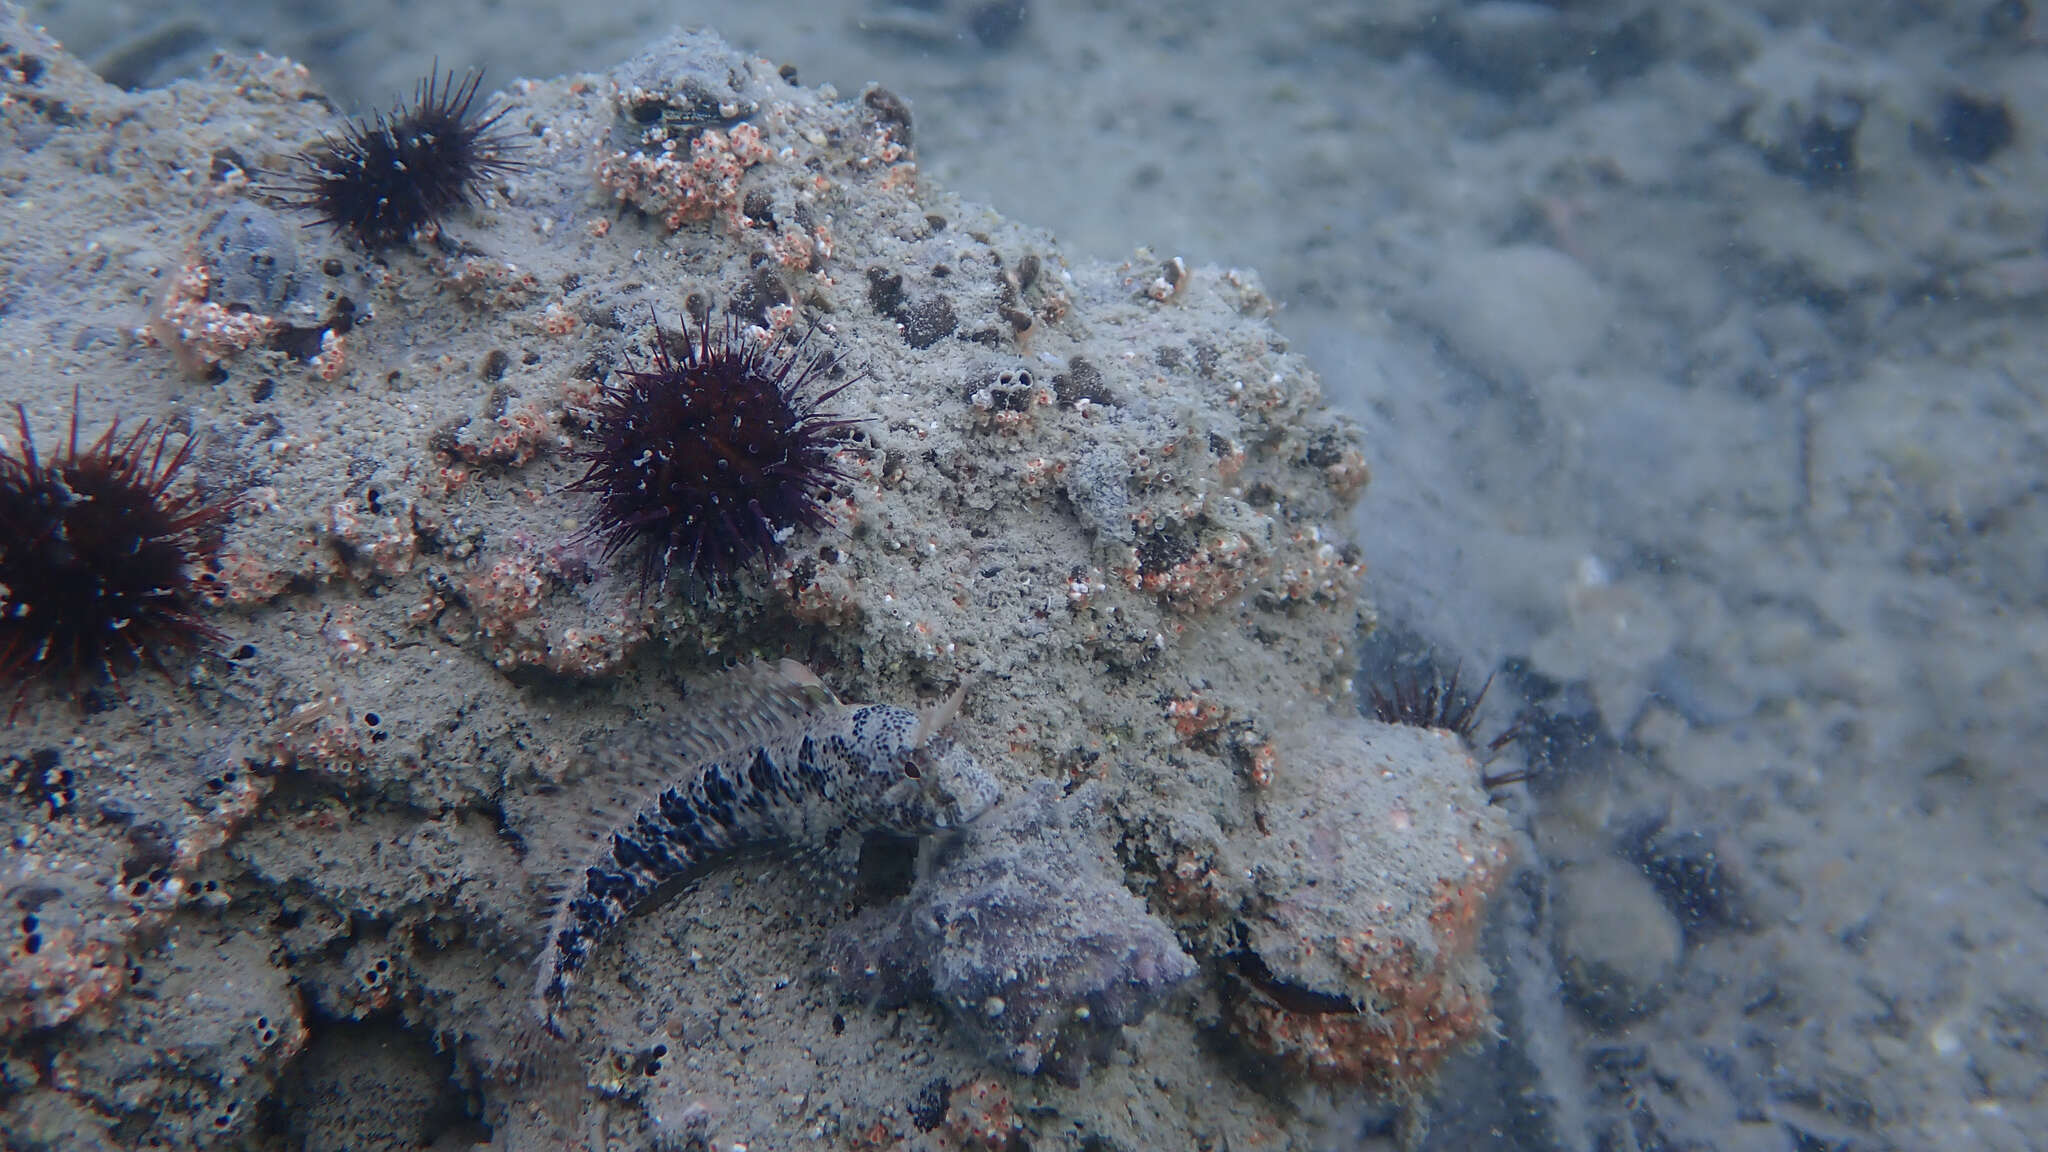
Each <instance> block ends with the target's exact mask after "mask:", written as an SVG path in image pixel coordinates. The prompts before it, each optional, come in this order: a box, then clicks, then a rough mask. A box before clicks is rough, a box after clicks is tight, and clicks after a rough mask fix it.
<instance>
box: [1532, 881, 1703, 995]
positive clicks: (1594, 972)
mask: <svg viewBox="0 0 2048 1152" xmlns="http://www.w3.org/2000/svg"><path fill="white" fill-rule="evenodd" d="M1553 893H1554V898H1555V905H1554V906H1555V908H1556V914H1557V936H1556V939H1555V941H1554V944H1553V947H1554V948H1555V949H1556V952H1557V966H1558V970H1559V971H1560V972H1562V973H1563V975H1564V982H1565V991H1566V992H1567V993H1568V994H1569V995H1570V997H1571V999H1572V1002H1573V1003H1574V1004H1575V1005H1577V1007H1578V1008H1579V1009H1580V1010H1581V1011H1582V1012H1584V1013H1585V1014H1586V1016H1587V1018H1588V1019H1589V1020H1590V1021H1591V1022H1592V1023H1593V1024H1594V1025H1596V1026H1598V1027H1601V1028H1615V1027H1619V1026H1621V1025H1623V1024H1626V1023H1627V1022H1628V1021H1630V1020H1633V1019H1635V1018H1637V1017H1640V1016H1645V1015H1648V1014H1649V1013H1651V1012H1654V1011H1656V1010H1657V1009H1658V1008H1660V1007H1662V1006H1663V1004H1664V1001H1665V998H1666V997H1668V996H1669V995H1670V992H1671V988H1672V985H1673V983H1674V982H1675V980H1676V978H1677V976H1678V961H1679V957H1680V955H1681V954H1682V953H1683V951H1684V948H1685V938H1684V933H1683V932H1681V931H1680V929H1679V926H1678V920H1677V919H1676V918H1675V917H1674V916H1672V914H1671V911H1670V909H1668V908H1666V907H1665V905H1664V901H1663V900H1662V899H1660V898H1659V897H1658V895H1657V890H1656V888H1655V887H1653V886H1652V885H1651V884H1650V881H1649V878H1648V877H1646V876H1644V875H1643V873H1642V872H1641V870H1640V869H1637V868H1634V867H1631V866H1630V865H1628V864H1625V863H1623V862H1621V861H1619V860H1615V859H1611V858H1607V857H1602V858H1598V859H1593V860H1585V861H1580V862H1578V863H1576V864H1573V865H1571V866H1569V867H1567V868H1565V869H1564V870H1562V871H1561V872H1559V873H1558V875H1557V878H1556V883H1555V887H1554V889H1553Z"/></svg>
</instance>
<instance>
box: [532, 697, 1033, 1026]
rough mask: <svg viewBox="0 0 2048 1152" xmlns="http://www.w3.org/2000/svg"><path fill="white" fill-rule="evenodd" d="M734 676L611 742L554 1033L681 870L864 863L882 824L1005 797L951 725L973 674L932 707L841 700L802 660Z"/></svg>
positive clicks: (557, 934)
mask: <svg viewBox="0 0 2048 1152" xmlns="http://www.w3.org/2000/svg"><path fill="white" fill-rule="evenodd" d="M725 688H726V691H724V693H723V698H722V700H720V701H718V702H714V703H711V704H705V705H702V706H697V707H694V709H693V714H692V716H691V719H690V720H688V721H687V722H685V723H682V724H677V725H671V726H669V727H666V728H657V729H655V730H654V731H653V732H652V733H650V734H647V735H643V736H641V737H638V738H635V739H632V740H627V741H622V742H621V745H620V746H619V747H617V748H615V749H612V750H610V751H608V752H607V754H606V755H605V764H604V767H603V769H602V775H603V776H604V777H605V783H606V784H608V785H612V787H610V788H607V789H605V791H607V792H608V793H609V795H607V796H603V797H599V798H597V802H595V803H592V804H590V805H588V806H587V809H586V811H585V813H584V816H585V820H586V826H588V827H591V829H592V832H593V835H592V836H591V837H590V840H591V841H594V843H590V842H588V841H587V842H586V844H585V847H584V848H583V850H582V852H581V853H580V854H579V855H577V856H572V857H571V858H570V859H569V860H568V861H567V863H568V864H569V868H568V870H567V874H566V876H565V877H564V879H563V882H562V884H561V894H560V896H559V898H558V899H557V902H556V905H555V910H554V915H553V918H552V920H551V921H550V922H549V925H548V933H547V937H546V942H545V943H544V944H543V946H542V948H541V955H540V962H539V971H538V972H537V974H536V975H535V978H534V987H533V1004H534V1012H535V1015H536V1016H537V1017H538V1023H539V1024H540V1025H541V1026H542V1027H544V1028H545V1029H546V1030H547V1031H548V1032H549V1033H551V1034H553V1035H556V1036H560V1035H561V1029H560V1026H559V1022H558V1016H559V1013H560V1012H561V1009H562V1006H563V1004H564V1003H565V1001H566V1000H567V998H568V994H569V990H570V987H571V986H572V984H573V983H574V981H575V977H576V974H577V972H578V971H580V970H581V969H582V968H583V966H584V964H585V963H586V962H588V960H589V959H590V954H591V950H592V949H593V948H595V947H596V946H597V945H598V943H599V942H600V941H602V940H603V939H604V938H605V936H606V935H607V934H608V933H609V932H610V930H611V929H612V928H613V927H614V926H616V925H617V924H618V923H619V922H620V921H622V920H624V919H625V918H626V917H627V916H629V915H631V914H632V913H633V912H634V911H635V910H636V909H638V908H639V907H641V906H642V905H644V904H645V903H647V901H648V900H649V899H650V898H651V897H652V896H653V895H654V894H655V892H656V891H657V890H658V889H660V888H662V887H663V886H664V885H665V884H667V883H668V882H669V881H672V880H675V879H678V878H680V877H683V876H686V875H688V874H690V873H693V872H696V871H698V870H699V869H701V868H703V867H704V866H706V865H708V864H710V863H713V862H715V861H716V860H718V859H720V858H721V857H724V856H728V855H730V854H732V853H734V852H737V851H740V850H742V849H747V848H751V847H755V846H760V845H775V846H777V847H781V848H787V849H790V850H793V851H796V852H799V853H803V854H805V855H808V856H810V857H812V858H813V859H815V860H822V861H823V862H825V863H827V864H828V866H836V867H837V868H838V869H839V870H841V871H842V872H850V871H851V869H852V868H853V866H854V865H855V864H857V862H858V859H859V854H860V847H861V841H862V838H863V836H864V835H866V834H867V833H871V832H890V833H896V834H899V835H905V836H921V835H924V834H927V833H931V832H939V831H944V830H947V829H957V828H959V827H961V826H963V825H965V824H967V823H968V822H970V821H972V820H974V819H975V818H976V817H978V816H980V815H981V814H982V813H983V812H985V811H987V810H988V808H989V807H990V806H991V805H993V804H994V803H995V801H996V798H997V795H998V787H997V784H996V782H995V780H994V778H993V777H991V776H990V775H989V774H988V772H987V771H985V770H984V769H983V768H982V767H981V765H980V764H979V763H977V762H976V761H975V759H974V757H973V756H972V755H970V754H969V753H968V752H967V751H966V750H964V749H962V748H960V747H958V746H957V745H955V744H954V743H953V742H952V741H951V740H949V739H947V738H946V737H945V736H944V735H942V734H941V732H942V729H944V728H945V726H946V724H947V723H948V722H950V721H951V720H952V718H953V717H954V715H955V714H957V712H958V711H959V707H960V700H961V697H962V695H963V694H964V692H965V689H966V686H965V685H964V684H963V685H962V686H961V689H960V691H957V692H955V693H954V694H953V696H952V697H951V698H949V699H948V700H946V701H945V702H943V703H941V704H939V705H938V706H936V707H934V708H932V709H929V710H927V711H925V712H922V713H920V712H912V711H909V710H907V709H903V708H895V707H891V706H889V705H885V704H845V703H842V702H841V701H840V700H839V699H838V698H837V697H836V696H834V695H832V693H831V691H830V690H829V689H827V688H826V687H825V685H824V684H823V683H822V682H821V681H820V680H819V679H818V677H817V676H816V675H814V674H813V673H812V672H811V671H810V669H808V668H805V667H804V666H803V665H801V664H797V663H795V662H794V661H783V662H782V663H780V664H778V665H756V666H752V667H750V668H747V669H742V670H740V671H739V672H735V673H732V674H730V679H729V683H728V684H727V685H726V686H725ZM714 695H717V694H716V693H714ZM588 789H590V784H589V783H587V782H586V783H584V784H582V785H579V792H580V791H583V790H588Z"/></svg>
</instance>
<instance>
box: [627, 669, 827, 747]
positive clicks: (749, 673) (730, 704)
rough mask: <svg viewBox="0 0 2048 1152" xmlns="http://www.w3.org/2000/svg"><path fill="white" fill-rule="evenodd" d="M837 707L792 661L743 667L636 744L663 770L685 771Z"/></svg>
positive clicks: (695, 697) (810, 675) (812, 675)
mask: <svg viewBox="0 0 2048 1152" xmlns="http://www.w3.org/2000/svg"><path fill="white" fill-rule="evenodd" d="M838 703H839V698H838V697H837V696H834V695H833V694H832V690H831V689H830V688H827V687H825V682H824V681H822V680H820V679H818V676H817V674H816V673H815V672H812V671H811V670H810V669H809V668H806V667H804V666H803V665H802V664H799V663H797V662H796V661H794V660H781V661H777V662H776V663H773V664H767V663H761V664H746V665H742V666H740V667H738V668H735V669H733V670H732V671H730V672H727V673H725V674H724V675H723V676H721V677H718V678H717V679H716V680H714V681H712V682H709V683H707V684H706V686H705V687H704V689H703V690H702V691H700V692H698V693H696V694H694V695H693V696H692V697H691V698H690V699H688V700H686V701H684V703H683V715H682V717H681V718H680V719H678V720H674V721H671V722H669V723H667V724H656V725H650V726H649V727H648V729H647V730H646V733H645V735H644V736H643V737H641V739H640V741H639V742H641V743H645V744H647V745H648V746H649V751H651V752H652V753H653V756H654V758H655V759H656V760H658V761H659V762H660V763H662V764H664V765H672V766H682V767H691V766H694V765H697V764H702V763H704V762H705V761H707V760H716V759H720V758H722V757H725V756H729V755H731V754H732V753H734V752H736V751H742V750H745V749H750V748H756V747H759V746H760V745H762V744H766V743H768V742H770V741H772V740H774V739H776V738H777V737H779V736H781V735H783V734H784V733H786V732H788V731H789V730H790V729H791V728H792V727H795V726H796V725H799V724H803V723H805V722H807V721H808V720H810V719H811V717H813V716H815V715H817V714H818V713H819V712H821V711H823V710H825V709H827V708H831V707H835V706H837V705H838Z"/></svg>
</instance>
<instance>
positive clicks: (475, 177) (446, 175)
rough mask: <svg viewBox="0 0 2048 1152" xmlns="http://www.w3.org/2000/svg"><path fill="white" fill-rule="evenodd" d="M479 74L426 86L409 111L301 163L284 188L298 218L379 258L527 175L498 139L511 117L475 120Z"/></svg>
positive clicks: (381, 119)
mask: <svg viewBox="0 0 2048 1152" xmlns="http://www.w3.org/2000/svg"><path fill="white" fill-rule="evenodd" d="M482 81H483V74H482V73H481V72H472V73H470V74H469V75H467V76H466V77H464V78H463V79H462V81H461V82H460V83H458V82H457V81H456V79H455V73H453V72H450V73H448V75H447V78H446V81H445V83H444V82H442V81H440V80H438V79H437V78H436V77H434V76H428V77H427V78H426V79H425V80H422V81H420V83H419V87H418V88H417V89H415V90H414V93H413V102H412V105H411V107H406V106H405V105H402V104H401V105H400V106H399V107H397V108H394V109H393V110H392V111H391V113H390V115H388V116H387V115H385V114H384V113H381V112H380V113H378V114H377V115H376V117H375V118H374V119H371V120H357V121H352V122H351V123H350V124H349V126H348V128H347V130H346V131H344V132H343V133H342V134H341V135H340V136H339V137H332V136H327V137H322V139H321V141H320V143H319V144H317V145H315V146H314V147H312V148H310V149H308V150H307V151H305V152H304V153H301V154H300V156H299V160H300V162H301V163H302V164H303V165H304V166H305V169H306V171H304V172H302V173H300V174H298V175H295V176H292V177H289V178H287V179H286V180H285V181H284V182H282V183H281V184H279V185H278V186H277V189H276V190H277V191H279V192H282V193H284V194H285V195H286V196H287V197H288V199H287V201H286V202H287V203H289V204H290V205H291V206H292V207H294V208H304V209H308V210H310V211H312V212H316V213H318V214H319V216H320V219H321V220H322V221H324V222H325V223H327V224H330V225H332V226H333V227H334V228H335V229H336V230H337V231H340V232H344V233H347V234H348V235H351V236H354V237H355V238H356V239H357V241H359V242H360V243H361V244H362V246H363V247H365V248H368V249H370V250H372V251H374V250H376V249H379V248H391V247H395V246H397V245H400V244H404V243H406V242H408V241H410V240H411V239H412V238H413V236H414V235H415V234H416V233H418V232H419V231H420V230H421V229H423V228H426V227H427V226H429V225H432V224H438V223H439V222H440V220H441V218H442V217H444V216H446V215H447V214H448V213H449V212H450V211H452V210H454V209H455V208H458V207H460V206H462V205H464V204H467V203H469V202H470V200H471V199H472V198H473V197H474V196H475V195H476V194H477V192H478V190H479V189H480V188H481V187H482V186H483V185H484V184H485V183H486V182H487V181H489V180H491V179H492V178H493V177H496V176H498V175H501V174H503V173H505V172H510V171H513V170H515V169H517V168H519V167H520V166H521V164H520V162H519V161H518V160H517V159H515V158H514V157H513V156H512V155H511V153H512V152H513V151H515V150H516V148H517V146H516V145H515V144H514V143H513V142H512V141H510V140H508V139H506V138H505V136H504V135H503V134H502V133H500V132H498V131H496V128H497V125H498V121H499V119H500V118H501V117H503V116H504V115H505V111H506V110H505V109H502V108H501V109H499V110H498V111H496V112H493V113H491V114H490V115H489V116H484V117H481V118H478V117H476V116H473V115H472V111H471V106H472V105H473V104H475V102H476V93H477V85H478V84H480V83H481V82H482Z"/></svg>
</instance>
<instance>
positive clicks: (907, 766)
mask: <svg viewBox="0 0 2048 1152" xmlns="http://www.w3.org/2000/svg"><path fill="white" fill-rule="evenodd" d="M903 774H904V775H905V776H908V777H910V778H911V779H912V780H919V779H922V778H923V776H924V773H923V771H922V770H921V769H919V768H918V766H917V761H916V760H915V759H910V760H905V761H904V762H903Z"/></svg>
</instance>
